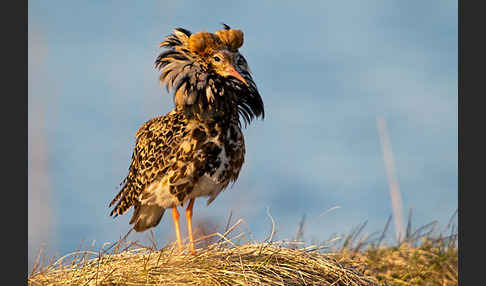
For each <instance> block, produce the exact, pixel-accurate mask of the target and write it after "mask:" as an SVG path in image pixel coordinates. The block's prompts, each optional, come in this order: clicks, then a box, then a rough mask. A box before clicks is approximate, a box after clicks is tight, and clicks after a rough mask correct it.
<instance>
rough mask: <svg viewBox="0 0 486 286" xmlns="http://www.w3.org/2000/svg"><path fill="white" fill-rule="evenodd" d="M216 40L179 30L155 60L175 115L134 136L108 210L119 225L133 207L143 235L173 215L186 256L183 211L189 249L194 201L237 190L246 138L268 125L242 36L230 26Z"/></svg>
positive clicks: (161, 118)
mask: <svg viewBox="0 0 486 286" xmlns="http://www.w3.org/2000/svg"><path fill="white" fill-rule="evenodd" d="M222 25H223V28H222V29H221V30H217V31H216V32H214V33H210V32H208V31H206V30H203V31H202V32H197V33H192V32H190V31H189V30H187V29H184V28H181V27H178V28H175V29H174V30H173V31H172V33H171V34H170V35H168V36H167V37H165V38H164V39H163V41H162V42H161V43H160V45H159V47H160V48H163V49H164V51H163V52H162V53H160V54H159V55H158V56H157V58H156V60H155V68H156V69H157V70H159V71H160V83H161V85H165V86H166V88H167V91H168V92H169V93H170V92H172V94H173V101H174V109H173V110H172V111H170V112H168V113H167V114H165V115H161V116H157V117H154V118H152V119H150V120H148V121H147V122H145V123H144V124H143V125H142V126H141V127H140V128H139V129H138V130H137V132H136V134H135V139H136V141H135V147H134V150H133V153H132V157H131V162H130V166H129V169H128V174H127V176H126V177H125V179H123V181H122V182H121V183H120V187H121V190H120V191H119V192H118V194H117V195H116V196H115V197H114V199H113V200H112V201H111V203H110V204H109V207H113V206H114V207H113V209H112V210H111V212H110V216H113V217H114V218H115V217H117V216H119V215H123V214H124V213H126V212H127V211H128V210H129V209H130V208H131V207H132V206H133V207H134V211H133V214H132V216H131V218H130V221H129V224H130V225H133V226H132V229H134V230H135V231H136V232H143V231H145V230H147V229H150V228H152V227H155V226H157V225H158V224H159V222H160V221H161V219H162V216H163V214H164V212H165V210H167V209H172V217H173V221H174V230H175V233H176V237H177V246H178V250H179V251H182V239H181V234H180V229H179V216H180V215H179V211H178V210H177V207H179V206H180V207H183V206H184V205H185V204H186V203H187V207H186V210H185V214H186V220H187V230H188V236H189V241H190V250H191V251H192V252H194V251H195V247H194V237H193V231H192V217H193V206H194V201H195V199H196V198H199V197H208V200H207V205H209V204H210V203H211V202H213V201H214V199H215V198H216V197H217V196H218V195H219V194H220V192H221V191H223V190H224V189H226V188H227V187H228V185H229V184H230V183H232V184H234V183H235V182H236V180H237V178H238V175H239V173H240V170H241V168H242V165H243V163H244V160H245V152H246V150H245V141H244V136H243V132H242V128H243V124H244V127H245V128H246V127H247V125H248V124H250V123H251V122H252V121H253V120H254V119H255V118H260V119H262V120H263V119H264V117H265V111H264V104H263V100H262V97H261V96H260V93H259V92H258V89H257V86H256V84H255V82H254V80H253V78H252V75H251V70H250V68H249V66H248V62H247V61H246V59H245V57H244V56H243V55H242V54H241V53H240V51H239V48H241V46H242V45H243V32H242V31H241V30H239V29H232V28H231V27H229V26H228V25H226V24H224V23H223V24H222Z"/></svg>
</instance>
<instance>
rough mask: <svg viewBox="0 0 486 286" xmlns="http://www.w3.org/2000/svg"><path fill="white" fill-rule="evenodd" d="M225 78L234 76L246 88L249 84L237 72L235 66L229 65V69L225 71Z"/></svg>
mask: <svg viewBox="0 0 486 286" xmlns="http://www.w3.org/2000/svg"><path fill="white" fill-rule="evenodd" d="M224 76H232V77H235V78H237V79H238V80H239V81H241V82H242V83H244V84H245V85H246V86H248V83H247V82H246V80H245V79H244V78H243V77H242V76H241V74H240V73H239V72H237V71H236V69H235V67H234V66H233V65H228V67H227V68H226V69H225V71H224Z"/></svg>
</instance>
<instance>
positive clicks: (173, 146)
mask: <svg viewBox="0 0 486 286" xmlns="http://www.w3.org/2000/svg"><path fill="white" fill-rule="evenodd" d="M186 123H187V122H186V119H185V118H184V116H183V114H181V113H177V112H175V111H172V112H170V113H169V114H167V115H165V116H160V117H155V118H153V119H151V120H149V121H147V122H146V123H145V124H144V125H143V126H142V127H140V128H139V129H138V131H137V133H136V143H135V148H134V150H133V154H132V160H131V163H130V167H129V172H128V175H127V177H126V178H125V179H124V180H123V181H122V183H121V186H122V189H121V190H120V192H119V193H118V194H117V195H116V196H115V198H114V199H113V200H112V201H111V203H110V205H109V206H110V207H111V206H113V205H114V204H116V206H115V207H114V208H113V210H112V211H111V213H110V215H114V216H115V217H116V216H117V215H122V214H124V213H125V212H126V211H127V210H128V209H129V208H130V207H131V206H132V205H136V204H137V203H138V201H139V196H140V194H141V193H142V192H143V191H144V190H145V189H146V187H147V186H148V185H149V184H150V183H152V182H154V181H156V180H160V179H161V178H162V177H164V176H165V175H166V174H167V173H168V172H170V170H169V169H171V168H174V164H177V158H176V157H177V156H178V152H177V151H178V149H180V148H181V142H183V141H184V137H187V136H186V135H187V133H188V132H187V130H186V127H187V124H186Z"/></svg>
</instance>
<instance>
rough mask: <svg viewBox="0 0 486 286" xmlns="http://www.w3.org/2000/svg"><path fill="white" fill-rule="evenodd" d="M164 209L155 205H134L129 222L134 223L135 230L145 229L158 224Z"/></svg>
mask: <svg viewBox="0 0 486 286" xmlns="http://www.w3.org/2000/svg"><path fill="white" fill-rule="evenodd" d="M164 212H165V209H164V208H161V207H159V206H157V205H136V206H135V211H134V212H133V215H132V218H131V219H130V224H135V225H134V226H133V229H134V230H135V231H137V232H141V231H144V230H147V229H149V228H151V227H154V226H156V225H158V224H159V222H160V220H161V219H162V216H163V215H164Z"/></svg>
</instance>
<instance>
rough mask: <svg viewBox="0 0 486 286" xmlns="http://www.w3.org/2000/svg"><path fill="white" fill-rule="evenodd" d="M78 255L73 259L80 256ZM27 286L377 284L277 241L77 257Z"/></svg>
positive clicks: (325, 257)
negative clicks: (192, 251) (184, 251)
mask: <svg viewBox="0 0 486 286" xmlns="http://www.w3.org/2000/svg"><path fill="white" fill-rule="evenodd" d="M80 254H81V253H78V254H76V255H80ZM29 285H336V286H344V285H346V286H348V285H349V286H351V285H353V286H361V285H378V284H377V283H376V280H373V278H371V277H365V276H364V275H363V274H361V273H359V272H358V271H357V270H356V267H353V266H352V265H351V264H350V263H349V262H347V261H346V260H345V259H344V260H343V259H341V261H338V260H337V259H335V258H334V257H333V255H324V254H321V253H318V251H317V250H316V248H308V249H291V248H288V247H282V246H281V245H278V243H260V244H244V245H240V246H236V247H223V246H222V245H221V244H218V243H216V244H213V245H211V246H209V247H208V248H206V249H203V250H199V251H198V252H197V254H196V255H192V254H175V253H174V252H173V248H172V247H171V248H164V249H162V250H152V249H148V248H137V249H132V250H126V251H123V252H119V253H113V254H105V255H99V254H98V257H96V258H92V259H86V258H82V259H78V260H77V261H76V262H75V263H74V264H72V265H71V266H70V267H60V266H58V265H54V264H53V265H51V266H49V267H47V268H45V269H44V270H43V271H41V272H38V273H36V274H34V275H31V277H30V278H29Z"/></svg>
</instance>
